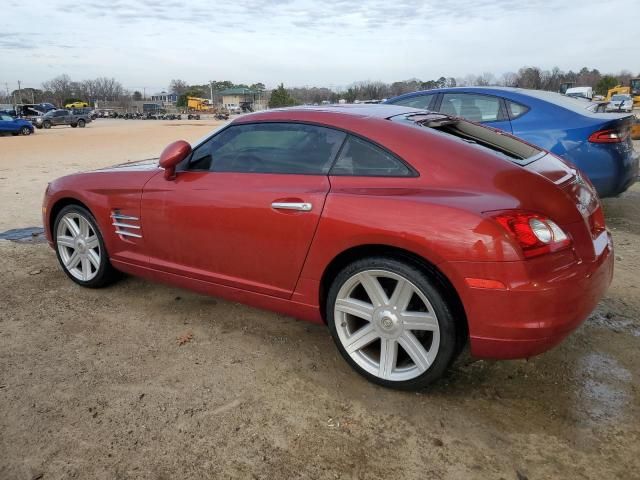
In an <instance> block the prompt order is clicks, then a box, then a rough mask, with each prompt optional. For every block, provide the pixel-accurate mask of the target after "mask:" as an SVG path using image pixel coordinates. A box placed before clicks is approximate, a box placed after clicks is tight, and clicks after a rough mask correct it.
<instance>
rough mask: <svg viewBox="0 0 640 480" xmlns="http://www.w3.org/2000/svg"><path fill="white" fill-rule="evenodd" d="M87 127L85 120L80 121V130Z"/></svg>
mask: <svg viewBox="0 0 640 480" xmlns="http://www.w3.org/2000/svg"><path fill="white" fill-rule="evenodd" d="M85 125H86V122H85V121H84V120H82V119H80V120H78V126H79V127H80V128H84V126H85Z"/></svg>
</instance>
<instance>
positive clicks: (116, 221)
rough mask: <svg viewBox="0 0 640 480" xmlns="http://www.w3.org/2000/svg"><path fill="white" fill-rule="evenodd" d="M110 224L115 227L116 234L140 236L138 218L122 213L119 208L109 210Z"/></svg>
mask: <svg viewBox="0 0 640 480" xmlns="http://www.w3.org/2000/svg"><path fill="white" fill-rule="evenodd" d="M111 220H112V222H111V225H113V226H114V227H115V230H116V234H118V235H121V236H123V237H133V238H142V231H141V230H140V219H139V218H138V217H132V216H131V215H123V214H122V213H120V210H114V211H113V212H111Z"/></svg>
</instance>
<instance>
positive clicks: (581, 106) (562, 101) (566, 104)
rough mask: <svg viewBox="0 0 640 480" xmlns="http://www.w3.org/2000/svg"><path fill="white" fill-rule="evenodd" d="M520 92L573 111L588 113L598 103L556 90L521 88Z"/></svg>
mask: <svg viewBox="0 0 640 480" xmlns="http://www.w3.org/2000/svg"><path fill="white" fill-rule="evenodd" d="M518 93H520V94H522V95H526V96H528V97H533V98H537V99H539V100H544V101H545V102H549V103H553V104H555V105H558V106H559V107H562V108H565V109H567V110H571V111H572V112H576V113H581V114H583V115H584V114H585V113H586V114H588V113H589V109H590V108H593V107H594V106H595V105H596V104H595V103H593V102H590V101H588V100H585V99H581V98H573V97H567V96H566V95H562V94H560V93H556V92H547V91H544V90H521V91H519V92H518Z"/></svg>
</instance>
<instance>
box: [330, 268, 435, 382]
mask: <svg viewBox="0 0 640 480" xmlns="http://www.w3.org/2000/svg"><path fill="white" fill-rule="evenodd" d="M334 321H335V325H336V331H337V332H338V337H339V338H340V342H341V343H342V346H343V347H344V349H345V350H346V352H347V353H348V354H349V356H350V357H351V358H352V359H353V360H354V361H355V362H356V363H357V364H358V365H359V366H360V367H362V368H363V369H364V370H366V371H367V372H369V373H370V374H372V375H375V376H376V377H378V378H381V379H384V380H391V381H405V380H411V379H413V378H416V377H418V376H420V375H422V374H423V373H424V372H425V371H427V370H428V369H429V367H430V366H431V365H432V364H433V362H434V360H435V358H436V356H437V355H438V349H439V347H440V326H439V324H438V318H437V316H436V313H435V310H434V309H433V307H432V306H431V303H430V302H429V300H428V299H427V297H426V296H425V295H424V293H422V292H421V291H420V289H419V288H418V287H416V286H415V285H414V284H413V283H411V282H410V281H409V280H408V279H407V278H405V277H403V276H401V275H398V274H396V273H393V272H390V271H387V270H365V271H363V272H360V273H357V274H355V275H354V276H352V277H351V278H349V279H348V280H347V281H346V282H345V283H344V284H343V285H342V287H341V288H340V291H339V292H338V295H337V297H336V302H335V308H334Z"/></svg>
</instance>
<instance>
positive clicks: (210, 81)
mask: <svg viewBox="0 0 640 480" xmlns="http://www.w3.org/2000/svg"><path fill="white" fill-rule="evenodd" d="M209 89H210V90H211V106H212V107H213V80H209Z"/></svg>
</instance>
